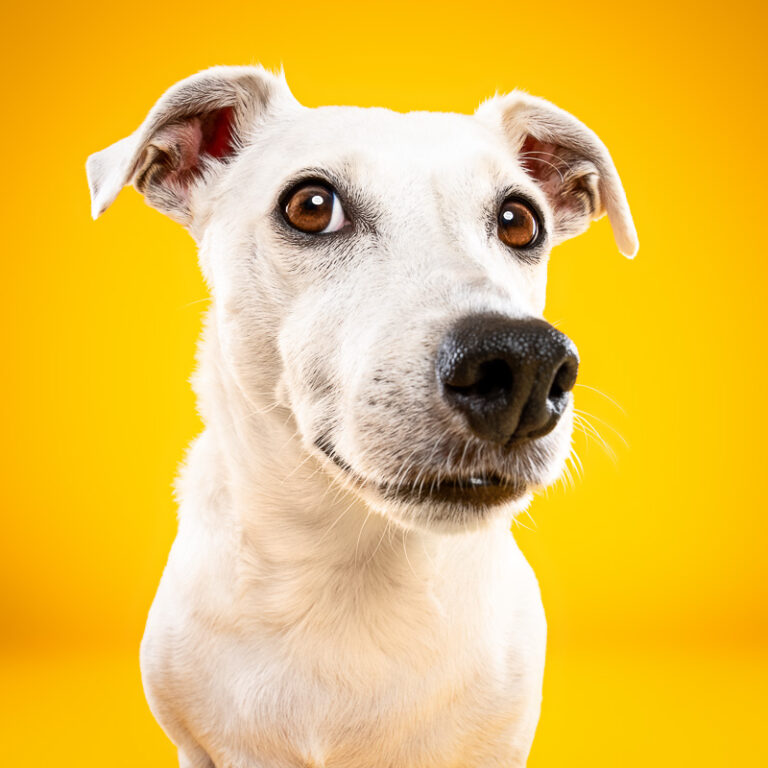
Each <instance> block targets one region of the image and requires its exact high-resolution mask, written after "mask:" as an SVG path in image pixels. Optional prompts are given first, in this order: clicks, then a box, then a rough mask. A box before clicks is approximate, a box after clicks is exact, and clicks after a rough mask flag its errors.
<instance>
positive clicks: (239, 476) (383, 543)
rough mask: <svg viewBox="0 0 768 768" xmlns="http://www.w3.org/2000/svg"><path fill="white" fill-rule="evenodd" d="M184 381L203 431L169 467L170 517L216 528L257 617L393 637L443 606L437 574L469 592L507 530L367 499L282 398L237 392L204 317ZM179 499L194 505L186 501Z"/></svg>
mask: <svg viewBox="0 0 768 768" xmlns="http://www.w3.org/2000/svg"><path fill="white" fill-rule="evenodd" d="M196 391H197V394H198V398H199V405H200V411H201V413H202V415H203V418H204V420H205V421H206V431H205V432H204V434H203V435H202V436H201V438H200V440H199V441H198V445H197V446H196V447H195V449H193V451H192V453H191V454H190V459H189V462H188V464H187V466H186V467H185V469H184V471H183V473H182V477H181V479H180V483H179V491H180V496H181V504H182V512H181V516H180V517H181V524H182V525H183V524H184V516H185V515H186V514H190V513H191V514H192V515H193V516H196V517H197V519H198V520H201V521H203V524H204V525H205V526H206V529H207V530H211V531H213V530H215V531H217V533H216V535H217V536H218V537H219V542H220V544H221V546H222V547H223V550H224V551H222V552H221V553H220V554H221V557H222V558H225V559H228V560H229V561H230V564H231V565H232V566H233V568H234V570H233V571H232V573H234V574H235V575H236V576H235V579H236V581H237V588H236V595H235V594H234V593H233V592H231V591H230V595H231V596H232V599H236V600H238V601H246V602H247V603H248V602H250V603H252V604H253V611H252V613H253V615H258V617H259V621H260V622H261V623H266V624H269V625H271V626H272V627H273V628H274V629H276V630H278V631H279V630H285V629H289V628H295V627H297V626H305V625H308V624H311V625H312V628H313V629H312V631H313V632H315V633H317V632H318V631H320V632H322V631H327V632H328V633H335V634H337V635H338V633H339V632H340V627H342V626H343V628H344V629H345V631H347V632H348V633H349V639H348V643H349V644H350V646H352V645H354V643H359V642H363V643H366V644H369V643H370V641H372V640H373V641H374V642H375V643H376V644H377V645H379V646H380V645H381V644H382V643H384V642H388V643H390V644H392V643H397V642H398V641H399V637H408V636H410V635H411V634H412V632H411V631H410V630H409V629H408V628H407V626H405V625H406V624H407V623H408V622H412V621H413V617H414V616H421V617H422V620H424V621H426V622H427V623H428V617H429V616H432V617H433V618H435V617H440V616H443V618H444V614H445V610H446V609H445V605H444V604H443V598H444V594H445V593H446V591H451V590H452V589H453V587H451V586H447V583H446V582H447V581H448V582H450V581H456V580H458V579H461V580H462V583H463V586H464V587H466V588H467V594H472V593H471V590H470V586H471V584H472V583H474V582H475V581H476V580H477V579H480V578H482V576H481V571H485V570H486V569H487V568H489V567H493V565H492V563H493V561H494V557H493V555H494V553H495V552H496V551H497V545H498V540H499V539H503V538H506V537H507V536H508V535H509V533H508V526H507V531H506V536H504V535H503V533H502V534H501V535H500V531H499V530H498V529H499V527H501V528H504V527H505V523H504V522H503V521H497V523H493V524H490V525H488V526H485V527H484V528H483V529H481V530H479V531H475V532H472V533H456V534H445V533H431V532H428V531H423V530H406V529H405V528H403V527H402V526H400V525H399V524H397V523H394V522H392V521H390V520H387V519H385V517H383V516H382V515H381V514H379V513H377V512H374V511H372V510H371V509H370V508H369V507H368V506H367V505H366V504H365V503H364V502H363V501H362V500H361V499H360V498H359V497H357V496H356V495H355V494H353V493H352V492H351V491H348V490H345V489H344V488H343V487H342V486H341V484H340V483H339V481H338V480H334V479H333V478H331V476H330V475H329V474H328V472H327V470H326V469H325V468H324V467H322V466H321V463H320V460H318V459H316V458H315V457H314V456H312V455H310V454H308V453H307V452H306V450H305V449H304V448H303V446H302V445H301V442H300V439H299V437H298V435H297V432H296V427H295V423H294V421H293V418H292V416H291V413H290V411H289V410H288V409H287V408H284V407H280V406H276V405H274V403H266V402H265V403H262V402H254V401H253V400H252V399H250V398H249V397H248V396H247V395H246V394H245V392H244V391H243V388H242V387H241V386H240V385H239V383H238V382H237V381H236V380H235V377H234V376H233V375H232V373H231V372H230V371H229V370H228V368H227V366H226V364H225V362H224V360H223V359H222V355H221V351H220V349H219V346H218V343H217V340H216V337H215V332H214V329H213V328H212V327H211V323H209V325H208V328H207V331H206V339H205V340H204V343H203V347H202V349H201V355H200V369H199V371H198V375H197V378H196ZM222 488H224V489H226V491H224V492H222V490H221V489H222ZM206 489H210V491H209V492H208V493H206ZM187 499H190V500H195V502H194V503H195V504H196V505H199V507H198V508H197V509H191V510H189V512H188V511H187V510H186V509H185V508H184V507H185V505H186V503H187V502H186V500H187ZM222 531H224V532H225V533H221V532H222ZM494 540H495V541H496V543H494ZM462 591H464V590H462ZM455 598H456V595H455V594H454V595H452V596H451V600H452V601H453V600H454V599H455ZM240 608H242V604H240ZM451 610H452V611H455V606H452V607H451ZM356 615H357V616H358V618H359V621H355V620H354V619H355V616H356ZM398 617H399V618H400V621H398ZM455 619H456V616H454V620H455ZM360 633H364V634H365V637H360ZM400 633H402V634H400ZM350 652H352V651H351V648H350Z"/></svg>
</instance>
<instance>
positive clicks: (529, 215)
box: [499, 199, 539, 248]
mask: <svg viewBox="0 0 768 768" xmlns="http://www.w3.org/2000/svg"><path fill="white" fill-rule="evenodd" d="M538 235H539V222H538V219H537V218H536V214H535V213H534V212H533V209H532V208H531V207H530V206H529V205H528V204H527V203H524V202H523V201H522V200H517V199H510V200H505V201H504V204H503V205H502V206H501V210H500V211H499V237H500V238H501V241H502V242H503V243H506V244H507V245H508V246H510V247H511V248H527V247H528V246H530V245H533V243H535V242H536V239H537V237H538Z"/></svg>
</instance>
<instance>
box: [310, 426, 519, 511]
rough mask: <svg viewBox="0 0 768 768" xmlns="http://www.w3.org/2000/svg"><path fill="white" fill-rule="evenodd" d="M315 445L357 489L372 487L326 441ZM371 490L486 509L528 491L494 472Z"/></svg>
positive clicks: (421, 477)
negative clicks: (358, 487) (357, 486)
mask: <svg viewBox="0 0 768 768" xmlns="http://www.w3.org/2000/svg"><path fill="white" fill-rule="evenodd" d="M315 445H316V446H317V448H319V449H320V450H321V451H322V452H323V453H324V454H325V455H326V456H327V457H328V458H329V459H330V460H331V461H332V462H333V463H334V464H335V465H336V466H337V467H339V468H340V469H341V470H343V471H344V473H345V475H347V476H348V477H349V478H351V479H352V480H353V482H355V483H356V484H357V485H359V486H360V487H364V486H367V487H370V486H371V485H372V483H371V482H370V481H368V480H366V479H365V478H362V477H360V475H358V474H357V473H356V472H355V470H354V469H353V467H352V466H351V465H350V464H349V463H348V462H347V461H345V460H344V459H343V458H342V457H341V456H340V455H339V454H338V452H337V451H336V450H335V448H334V447H333V445H332V444H331V443H330V442H329V441H328V440H326V439H319V440H317V441H316V442H315ZM375 488H376V490H377V491H378V493H379V494H381V496H382V497H383V498H384V499H386V500H389V501H399V502H406V503H411V504H414V503H422V504H423V503H432V504H454V505H456V504H458V505H461V506H469V507H490V506H497V505H500V504H507V503H509V502H511V501H515V500H517V499H520V498H522V497H523V496H524V495H525V493H526V491H527V490H528V484H527V483H525V482H524V481H522V480H518V479H514V478H508V477H504V476H502V475H500V474H497V473H495V472H488V473H482V474H475V475H466V476H454V477H451V476H441V475H439V474H435V475H430V474H425V473H421V472H420V473H418V474H417V475H416V476H414V477H411V478H408V477H406V478H404V479H402V480H400V481H398V482H396V483H376V484H375Z"/></svg>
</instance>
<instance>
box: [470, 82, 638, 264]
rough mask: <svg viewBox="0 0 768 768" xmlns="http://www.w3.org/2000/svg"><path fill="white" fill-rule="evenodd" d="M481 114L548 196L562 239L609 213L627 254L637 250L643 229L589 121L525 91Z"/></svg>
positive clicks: (489, 106)
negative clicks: (636, 222)
mask: <svg viewBox="0 0 768 768" xmlns="http://www.w3.org/2000/svg"><path fill="white" fill-rule="evenodd" d="M476 114H477V116H478V117H480V118H481V119H483V120H485V121H487V122H490V123H491V124H494V125H496V126H498V127H501V129H502V130H503V131H504V133H505V134H506V137H507V140H508V142H509V145H510V148H511V149H512V151H514V152H515V153H517V156H518V158H519V161H520V164H521V165H522V167H523V169H524V170H525V171H526V172H527V173H528V174H529V175H530V176H532V177H533V178H534V179H535V181H536V182H537V183H538V184H539V186H540V187H541V188H542V190H543V191H544V193H545V194H546V196H547V198H548V200H549V202H550V205H551V206H552V209H553V211H554V216H555V240H556V242H561V241H562V240H566V239H568V238H569V237H573V236H574V235H578V234H580V233H581V232H583V231H584V230H585V229H586V228H587V227H588V226H589V223H590V221H592V220H593V219H599V218H600V217H601V216H602V215H603V214H605V213H607V214H608V219H609V220H610V222H611V227H612V228H613V236H614V239H615V240H616V244H617V245H618V247H619V250H620V251H621V253H623V254H624V255H625V256H627V257H629V258H632V257H633V256H634V255H635V254H636V253H637V248H638V242H637V233H636V232H635V225H634V223H633V221H632V214H631V213H630V212H629V205H628V204H627V197H626V195H625V193H624V188H623V187H622V185H621V180H620V179H619V175H618V173H617V172H616V167H615V166H614V164H613V160H612V159H611V156H610V154H609V153H608V150H607V149H606V148H605V145H604V144H603V142H602V141H600V139H599V138H598V137H597V136H596V135H595V134H594V133H593V132H592V131H591V130H590V129H589V128H587V126H586V125H584V124H583V123H581V122H580V121H579V120H577V119H576V118H575V117H573V115H570V114H568V112H565V111H564V110H562V109H559V108H558V107H556V106H555V105H554V104H550V103H549V102H548V101H544V99H538V98H536V97H534V96H529V95H528V94H527V93H522V92H521V91H513V92H512V93H509V94H507V95H505V96H497V97H495V98H493V99H490V100H489V101H486V102H485V103H484V104H482V105H481V106H480V108H479V109H478V110H477V112H476Z"/></svg>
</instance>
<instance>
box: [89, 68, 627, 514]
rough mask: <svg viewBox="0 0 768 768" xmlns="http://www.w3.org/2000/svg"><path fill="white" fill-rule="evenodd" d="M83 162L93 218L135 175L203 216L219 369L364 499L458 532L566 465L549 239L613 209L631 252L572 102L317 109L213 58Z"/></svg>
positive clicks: (277, 81)
mask: <svg viewBox="0 0 768 768" xmlns="http://www.w3.org/2000/svg"><path fill="white" fill-rule="evenodd" d="M87 169H88V177H89V183H90V187H91V194H92V200H93V213H94V216H98V215H100V214H101V213H102V212H103V211H104V210H105V209H106V208H107V207H108V206H109V205H110V204H111V203H112V201H113V200H114V199H115V197H116V196H117V194H118V192H119V191H120V189H121V188H122V187H123V186H124V185H126V184H128V183H131V182H132V183H133V184H134V186H135V187H136V188H137V189H138V190H139V191H140V192H142V194H144V196H145V197H146V199H147V201H148V202H149V203H150V204H151V205H152V206H154V207H155V208H157V209H159V210H161V211H163V212H164V213H166V214H168V215H169V216H171V217H172V218H174V219H175V220H177V221H179V222H181V223H183V224H184V225H186V226H187V227H188V228H189V229H190V231H191V232H192V234H193V236H194V237H195V238H196V239H197V241H198V243H199V245H200V259H201V265H202V269H203V273H204V275H205V277H206V279H207V281H208V283H209V285H210V288H211V291H212V294H213V298H214V308H215V309H214V311H215V323H214V325H213V327H214V328H215V332H216V333H217V334H218V342H219V344H220V347H221V349H222V351H223V358H224V365H225V366H226V368H227V370H228V371H229V373H230V374H231V375H232V376H233V377H234V379H235V380H236V382H237V383H238V386H239V387H240V389H241V390H242V392H243V394H244V395H245V396H246V397H247V398H248V399H249V400H250V401H251V402H255V403H260V404H264V405H266V404H267V402H266V399H269V400H275V401H276V402H278V403H283V404H284V405H286V406H287V407H288V408H289V409H290V411H291V412H292V414H293V417H294V418H295V422H296V425H297V427H298V433H299V434H300V436H301V440H302V442H303V445H304V448H305V449H306V451H308V452H310V453H313V454H314V455H315V456H316V457H317V458H318V459H319V460H320V461H321V462H322V463H323V465H324V466H325V469H326V470H327V471H328V472H329V473H331V474H333V475H335V476H336V477H337V478H338V479H340V480H341V481H342V482H343V483H345V484H346V485H347V486H348V487H351V488H353V489H354V491H355V493H358V494H360V495H361V496H362V497H363V498H364V499H365V500H366V501H367V502H368V503H369V504H370V505H371V506H372V507H373V508H375V509H377V510H379V511H381V512H383V513H384V514H386V515H389V516H390V517H392V518H394V519H396V520H398V521H399V522H401V523H402V524H404V525H412V524H422V525H432V526H442V527H446V528H451V527H457V526H459V525H464V526H466V525H467V524H472V523H474V522H477V521H479V520H482V519H484V518H486V517H488V516H489V514H491V513H492V512H493V511H494V510H499V509H502V508H507V509H508V508H509V507H510V505H512V506H514V505H515V504H517V505H519V504H520V503H521V502H522V500H523V499H525V498H526V497H527V496H528V494H529V492H530V490H531V489H533V488H535V487H539V486H543V485H546V484H547V483H549V482H551V481H552V480H553V479H554V478H555V477H556V476H557V475H558V474H559V473H560V471H561V470H562V468H563V464H564V461H565V459H566V456H567V454H568V452H569V450H570V438H571V408H572V405H571V403H572V396H571V389H572V388H573V385H574V382H575V379H576V371H577V367H578V357H577V353H576V348H575V346H574V344H573V343H572V342H571V341H570V340H569V339H568V338H567V337H566V336H564V335H563V334H562V333H560V332H559V331H557V330H556V329H555V328H553V327H552V326H551V325H549V324H548V323H546V322H545V321H544V320H543V319H542V318H541V314H542V311H543V308H544V293H545V284H546V269H547V258H548V254H549V251H550V249H551V248H552V246H553V245H555V244H557V243H559V242H561V241H562V240H564V239H566V238H568V237H571V236H573V235H576V234H578V233H580V232H582V231H583V230H585V229H586V227H587V226H588V225H589V223H590V221H591V220H592V219H596V218H599V217H600V216H602V215H603V214H604V213H607V214H608V217H609V219H610V221H611V225H612V227H613V231H614V235H615V238H616V241H617V243H618V246H619V249H620V250H621V251H622V252H623V253H624V254H626V255H627V256H632V255H634V253H635V251H636V249H637V239H636V235H635V231H634V227H633V224H632V219H631V216H630V213H629V209H628V207H627V201H626V197H625V195H624V191H623V189H622V186H621V183H620V181H619V177H618V175H617V173H616V169H615V168H614V165H613V162H612V161H611V158H610V155H609V154H608V151H607V150H606V148H605V147H604V145H603V144H602V143H601V142H600V140H599V139H598V138H597V136H595V134H594V133H592V132H591V131H590V130H589V129H588V128H586V127H585V126H584V125H582V124H581V123H580V122H579V121H578V120H576V119H575V118H573V117H572V116H571V115H569V114H568V113H566V112H563V111H562V110H560V109H558V108H556V107H554V106H553V105H551V104H549V103H548V102H546V101H543V100H541V99H537V98H533V97H531V96H528V95H527V94H524V93H520V92H514V93H511V94H509V95H506V96H498V97H496V98H493V99H491V100H490V101H487V102H486V103H484V104H483V105H482V106H481V107H480V108H479V109H478V111H477V112H476V113H475V114H474V115H471V116H469V115H457V114H436V113H408V114H398V113H393V112H390V111H387V110H384V109H358V108H348V107H324V108H320V109H307V108H305V107H302V106H301V105H299V104H298V103H297V102H296V101H295V99H294V98H293V97H292V95H291V94H290V92H289V90H288V88H287V86H286V84H285V81H284V79H283V78H282V77H279V76H276V75H272V74H270V73H268V72H266V71H264V70H262V69H260V68H255V67H244V68H234V67H233V68H229V67H222V68H215V69H212V70H208V71H206V72H203V73H200V74H198V75H195V76H193V77H190V78H188V79H186V80H184V81H182V82H180V83H178V84H177V85H176V86H174V87H173V88H172V89H171V90H169V91H168V92H167V93H166V94H165V95H164V96H163V97H162V98H161V99H160V101H159V102H158V103H157V104H156V105H155V107H154V108H153V109H152V111H151V112H150V113H149V115H148V117H147V118H146V120H145V121H144V123H143V124H142V125H141V126H140V127H139V128H138V130H137V131H136V132H135V133H133V134H132V135H131V136H129V137H128V138H126V139H123V140H122V141H120V142H118V143H117V144H114V145H113V146H111V147H109V148H108V149H106V150H104V151H103V152H100V153H97V154H95V155H93V156H92V157H91V158H89V161H88V167H87ZM265 398H266V399H265ZM283 418H284V417H283Z"/></svg>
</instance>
